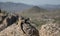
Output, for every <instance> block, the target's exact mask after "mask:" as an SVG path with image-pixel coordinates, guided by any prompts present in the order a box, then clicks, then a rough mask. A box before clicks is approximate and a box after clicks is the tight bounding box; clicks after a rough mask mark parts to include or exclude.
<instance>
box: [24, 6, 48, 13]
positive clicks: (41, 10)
mask: <svg viewBox="0 0 60 36" xmlns="http://www.w3.org/2000/svg"><path fill="white" fill-rule="evenodd" d="M45 11H47V10H46V9H43V8H40V7H38V6H33V7H32V8H29V9H28V10H25V11H24V12H45Z"/></svg>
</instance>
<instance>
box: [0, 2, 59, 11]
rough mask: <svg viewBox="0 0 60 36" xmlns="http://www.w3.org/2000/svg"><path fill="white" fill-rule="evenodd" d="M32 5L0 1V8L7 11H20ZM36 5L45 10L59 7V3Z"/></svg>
mask: <svg viewBox="0 0 60 36" xmlns="http://www.w3.org/2000/svg"><path fill="white" fill-rule="evenodd" d="M32 7H34V5H27V4H24V3H13V2H0V9H2V10H5V11H9V12H20V11H23V10H26V9H29V8H32ZM38 7H39V8H43V9H47V10H57V9H60V5H49V4H48V5H39V6H38ZM34 8H35V7H34ZM39 8H38V9H39ZM35 9H36V8H35Z"/></svg>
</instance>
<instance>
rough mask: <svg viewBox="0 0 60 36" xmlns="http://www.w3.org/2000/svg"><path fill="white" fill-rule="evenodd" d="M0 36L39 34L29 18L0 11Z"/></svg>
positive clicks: (32, 35) (34, 35) (30, 35)
mask: <svg viewBox="0 0 60 36" xmlns="http://www.w3.org/2000/svg"><path fill="white" fill-rule="evenodd" d="M0 36H39V31H38V30H37V29H36V28H35V27H34V26H32V25H31V22H30V19H29V18H24V17H21V16H19V15H16V14H6V13H2V12H1V13H0Z"/></svg>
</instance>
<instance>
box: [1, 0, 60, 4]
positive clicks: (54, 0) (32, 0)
mask: <svg viewBox="0 0 60 36" xmlns="http://www.w3.org/2000/svg"><path fill="white" fill-rule="evenodd" d="M0 2H15V3H25V4H29V5H45V4H52V5H58V4H60V0H0Z"/></svg>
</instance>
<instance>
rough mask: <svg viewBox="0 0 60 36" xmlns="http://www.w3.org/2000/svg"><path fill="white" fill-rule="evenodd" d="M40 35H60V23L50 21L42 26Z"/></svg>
mask: <svg viewBox="0 0 60 36" xmlns="http://www.w3.org/2000/svg"><path fill="white" fill-rule="evenodd" d="M40 36H60V24H56V23H49V24H45V25H43V26H42V27H41V30H40Z"/></svg>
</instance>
